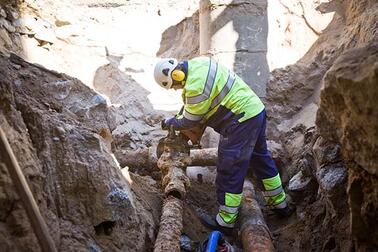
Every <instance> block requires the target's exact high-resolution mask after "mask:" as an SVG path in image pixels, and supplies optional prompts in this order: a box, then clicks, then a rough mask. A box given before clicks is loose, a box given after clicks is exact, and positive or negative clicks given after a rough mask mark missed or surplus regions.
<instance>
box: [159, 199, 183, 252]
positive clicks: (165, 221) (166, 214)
mask: <svg viewBox="0 0 378 252" xmlns="http://www.w3.org/2000/svg"><path fill="white" fill-rule="evenodd" d="M182 216H183V202H182V200H180V199H178V198H176V197H174V196H172V195H170V196H168V197H167V198H166V199H165V202H164V205H163V212H162V216H161V220H160V227H159V233H158V236H157V238H156V241H155V246H154V252H165V251H180V236H181V231H182V229H183V224H182Z"/></svg>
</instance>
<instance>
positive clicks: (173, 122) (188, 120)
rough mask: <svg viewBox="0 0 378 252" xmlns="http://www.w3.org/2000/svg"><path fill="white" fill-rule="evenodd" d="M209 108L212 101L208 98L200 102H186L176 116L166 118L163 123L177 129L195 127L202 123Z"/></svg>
mask: <svg viewBox="0 0 378 252" xmlns="http://www.w3.org/2000/svg"><path fill="white" fill-rule="evenodd" d="M209 108H210V101H209V100H208V99H206V100H204V101H202V102H199V103H193V104H188V103H186V104H185V105H184V106H183V108H182V109H181V110H180V112H179V113H178V114H177V115H176V116H175V117H172V118H169V119H166V120H165V121H164V123H163V124H165V125H166V126H173V127H174V128H175V129H176V130H182V129H190V128H193V127H195V126H197V125H199V124H201V122H202V119H203V117H204V115H205V114H206V113H207V112H208V110H209Z"/></svg>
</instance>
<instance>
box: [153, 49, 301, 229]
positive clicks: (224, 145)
mask: <svg viewBox="0 0 378 252" xmlns="http://www.w3.org/2000/svg"><path fill="white" fill-rule="evenodd" d="M154 77H155V81H156V82H157V83H158V84H159V85H160V86H161V87H163V88H165V89H170V88H173V89H175V90H177V89H182V90H183V91H182V98H183V102H184V106H183V109H182V112H181V113H178V114H177V115H176V116H174V117H172V118H168V119H165V120H163V121H162V128H163V129H167V128H168V127H173V128H174V129H176V130H186V129H191V128H195V127H196V126H198V125H206V126H209V127H212V128H213V129H214V130H215V131H216V132H218V133H219V134H220V141H219V145H218V163H217V175H216V190H217V201H218V203H219V211H218V214H217V215H216V216H215V217H211V218H207V219H205V220H202V221H203V223H204V224H205V225H206V226H207V227H209V228H211V229H213V230H219V231H221V232H224V233H226V234H227V233H230V232H232V229H233V228H234V226H235V222H236V220H237V217H238V213H239V207H240V203H241V199H242V190H243V183H244V178H245V176H246V174H247V171H248V169H249V167H250V165H251V168H252V171H253V172H254V173H255V175H256V177H257V178H258V179H259V181H261V185H260V186H261V188H262V191H263V194H264V198H265V202H266V204H267V206H269V207H270V208H271V209H272V210H273V211H274V212H276V213H277V214H278V215H280V216H284V217H287V216H290V215H291V214H292V213H293V211H294V210H295V208H294V207H293V206H291V205H289V204H288V202H287V199H286V195H285V192H284V190H283V188H282V184H281V179H280V175H279V173H278V170H277V167H276V165H275V163H274V161H273V159H272V157H271V155H270V153H269V151H268V150H267V143H266V135H265V130H266V112H265V107H264V104H263V103H262V102H261V100H260V98H259V97H258V96H257V95H256V94H255V93H254V92H253V91H252V89H251V88H250V87H249V86H248V85H247V84H246V83H245V82H244V81H243V80H242V79H241V78H240V77H239V76H238V75H236V74H235V73H233V72H232V71H230V70H228V69H227V68H226V67H224V66H223V65H221V64H220V63H217V62H216V61H215V60H214V59H211V58H208V57H196V58H193V59H190V60H184V61H182V62H178V60H177V59H175V58H164V59H161V60H160V61H158V63H157V64H156V65H155V69H154ZM198 132H200V133H202V132H203V131H198Z"/></svg>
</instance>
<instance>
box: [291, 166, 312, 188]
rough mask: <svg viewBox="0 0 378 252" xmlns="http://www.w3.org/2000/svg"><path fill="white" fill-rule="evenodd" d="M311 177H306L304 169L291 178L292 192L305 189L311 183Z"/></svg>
mask: <svg viewBox="0 0 378 252" xmlns="http://www.w3.org/2000/svg"><path fill="white" fill-rule="evenodd" d="M311 179H312V178H311V177H305V176H304V175H303V173H302V171H299V172H298V173H297V174H295V175H294V176H293V177H292V178H291V179H290V181H289V186H288V189H289V191H292V192H298V191H304V190H306V188H307V186H308V185H309V184H310V182H311Z"/></svg>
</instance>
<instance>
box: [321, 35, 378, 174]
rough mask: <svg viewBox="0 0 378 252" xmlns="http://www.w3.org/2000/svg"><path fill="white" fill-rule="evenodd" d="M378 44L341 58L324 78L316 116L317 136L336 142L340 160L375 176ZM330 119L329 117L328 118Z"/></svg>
mask: <svg viewBox="0 0 378 252" xmlns="http://www.w3.org/2000/svg"><path fill="white" fill-rule="evenodd" d="M377 61H378V44H377V43H374V42H373V43H372V44H371V45H370V46H367V47H364V48H359V49H354V50H351V51H349V52H348V53H346V54H344V55H343V56H341V57H340V58H339V59H338V60H337V62H336V63H335V65H334V66H333V67H332V68H331V69H330V71H329V72H328V73H327V75H326V77H325V87H324V90H323V91H322V93H321V105H322V106H321V107H320V109H319V111H318V115H317V125H318V127H319V130H320V134H321V135H322V136H323V137H325V138H328V139H333V140H335V141H338V142H340V143H341V145H342V146H343V150H342V152H343V156H344V157H345V158H346V159H348V160H353V161H354V162H357V163H358V164H359V165H360V166H361V168H363V169H365V170H366V171H368V172H369V173H371V174H374V175H378V168H377V165H376V164H377V163H378V155H377V153H378V147H377V146H378V137H377V132H378V121H377V120H374V119H373V118H378V111H377V109H376V108H377V106H378V99H376V97H377V96H378V85H377V83H378V75H377V71H378V70H377V69H378V64H377ZM330 115H332V116H330Z"/></svg>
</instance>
